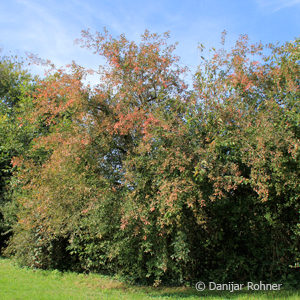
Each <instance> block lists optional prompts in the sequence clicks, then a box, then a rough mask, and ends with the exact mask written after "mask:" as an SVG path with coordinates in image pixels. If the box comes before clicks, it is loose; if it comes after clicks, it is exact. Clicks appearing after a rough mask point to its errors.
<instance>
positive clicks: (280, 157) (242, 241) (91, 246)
mask: <svg viewBox="0 0 300 300" xmlns="http://www.w3.org/2000/svg"><path fill="white" fill-rule="evenodd" d="M168 38H169V34H168V33H165V34H163V35H158V34H153V33H150V32H149V31H145V33H144V34H143V35H142V36H141V40H140V42H139V43H136V42H134V41H130V40H128V39H127V38H126V37H125V35H121V36H119V37H117V38H115V37H113V36H112V35H110V34H109V32H107V31H104V32H102V33H101V32H96V33H91V32H90V31H83V32H82V37H81V39H80V40H79V43H80V44H81V46H82V47H87V48H89V49H91V51H93V52H94V53H95V55H101V56H102V57H104V58H105V59H106V64H105V65H103V66H100V67H99V70H97V72H96V73H97V74H98V76H99V81H98V84H97V85H95V86H93V87H91V86H89V85H87V84H85V82H86V81H85V78H86V76H87V75H88V74H89V72H90V71H89V70H86V69H85V68H83V67H81V66H80V65H78V64H76V63H75V62H73V63H72V64H71V65H69V66H67V67H65V68H56V67H55V66H53V65H49V72H48V73H47V75H46V76H45V77H43V78H41V77H38V76H33V75H32V74H30V72H29V71H28V70H26V68H25V66H24V63H22V62H20V61H18V60H16V59H13V58H11V57H5V56H2V57H1V61H0V193H1V194H0V197H1V198H0V234H1V235H0V250H1V251H2V253H3V254H4V255H7V256H12V257H14V258H15V259H16V260H17V261H18V262H19V263H20V264H21V265H24V266H30V267H34V268H42V269H60V270H75V271H83V272H102V273H103V272H104V273H108V274H117V275H119V276H122V277H124V278H126V279H127V280H130V281H134V282H138V283H147V284H154V285H159V284H161V283H163V284H165V283H167V284H187V283H191V282H194V281H198V280H199V279H201V280H203V281H211V280H213V281H214V282H217V281H219V282H225V281H237V282H243V281H247V280H248V281H249V280H251V281H260V280H266V281H270V280H272V281H281V282H282V281H284V282H289V283H290V284H295V283H297V281H298V280H299V272H298V270H296V269H295V268H292V267H291V266H294V265H295V263H296V262H299V258H300V257H299V253H300V251H299V235H300V227H299V211H300V205H299V204H300V202H299V195H300V190H299V187H300V184H299V134H300V131H299V120H300V118H299V104H300V101H299V58H300V52H299V49H300V48H299V39H296V40H294V41H291V42H286V43H285V44H283V45H267V46H263V45H262V44H261V43H256V44H251V43H250V42H249V40H248V38H247V36H245V35H242V36H241V37H240V38H239V39H238V40H237V42H236V43H235V45H234V46H233V47H232V48H231V49H230V50H226V49H225V48H221V49H210V51H207V52H205V53H207V54H206V57H202V62H201V64H200V65H199V66H198V69H197V71H196V72H195V74H193V86H192V87H188V84H187V83H186V82H185V81H184V75H185V74H186V73H187V69H186V68H185V67H182V64H181V63H180V60H179V58H178V57H176V56H175V55H174V50H175V46H176V45H172V44H169V43H168ZM201 47H202V46H201Z"/></svg>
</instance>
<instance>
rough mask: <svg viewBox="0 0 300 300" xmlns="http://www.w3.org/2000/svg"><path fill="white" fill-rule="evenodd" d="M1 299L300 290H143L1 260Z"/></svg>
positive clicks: (259, 295) (223, 295)
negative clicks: (30, 267)
mask: <svg viewBox="0 0 300 300" xmlns="http://www.w3.org/2000/svg"><path fill="white" fill-rule="evenodd" d="M0 299H1V300H12V299H20V300H25V299H28V300H29V299H30V300H34V299H45V300H51V299H101V300H102V299H109V300H110V299H112V300H114V299H116V300H119V299H128V300H136V299H152V300H156V299H181V300H192V299H215V300H221V299H253V300H254V299H293V300H298V299H300V293H299V291H295V290H284V289H282V290H281V291H273V292H249V291H246V290H243V291H239V292H233V293H230V292H220V291H219V292H216V291H205V292H197V291H196V289H194V288H184V287H181V288H180V287H178V288H174V287H159V288H155V287H140V286H133V285H126V284H125V283H122V282H120V281H117V280H114V279H112V278H110V277H107V276H102V275H96V274H89V275H84V274H77V273H72V272H67V273H61V272H59V271H56V270H55V271H41V270H31V269H27V268H19V267H17V266H15V265H14V264H13V262H12V261H11V260H8V259H3V258H0Z"/></svg>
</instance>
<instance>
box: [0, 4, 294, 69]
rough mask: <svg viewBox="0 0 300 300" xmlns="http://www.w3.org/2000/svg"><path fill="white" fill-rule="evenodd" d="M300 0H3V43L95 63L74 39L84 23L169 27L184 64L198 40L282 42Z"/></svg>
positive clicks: (134, 29)
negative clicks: (240, 38) (246, 37)
mask: <svg viewBox="0 0 300 300" xmlns="http://www.w3.org/2000/svg"><path fill="white" fill-rule="evenodd" d="M299 16H300V0H185V1H184V0H180V1H178V0H172V1H171V0H160V1H157V0H154V1H153V0H152V1H151V0H148V1H144V0H132V1H129V0H123V1H122V0H110V1H109V0H98V1H96V0H85V1H84V0H69V1H68V0H0V48H2V49H3V51H4V53H7V52H8V51H11V52H12V53H13V54H18V55H20V56H24V55H25V52H31V53H35V54H38V55H39V56H41V57H42V58H47V59H50V60H52V61H53V62H54V63H56V64H58V65H65V64H67V63H69V62H71V60H73V59H74V60H75V61H76V62H78V63H79V64H81V65H83V66H86V67H96V66H97V65H98V64H101V62H102V59H101V58H99V57H96V56H94V55H92V54H91V53H90V52H89V51H88V50H86V49H81V48H80V47H79V46H78V45H74V40H75V39H76V38H78V37H80V31H81V30H82V29H87V28H90V29H91V30H92V31H93V30H97V31H101V30H102V29H103V27H104V26H105V27H107V29H108V30H109V31H110V32H111V33H112V34H113V35H119V34H121V33H125V35H126V36H127V37H128V38H129V39H134V40H138V38H139V36H140V34H141V33H143V32H144V30H145V29H149V30H150V31H152V32H158V33H162V32H165V31H168V30H170V32H171V41H172V42H174V41H178V42H179V45H178V48H177V50H176V54H178V55H179V56H180V57H181V58H182V63H183V64H184V65H187V66H190V67H193V66H196V65H197V64H198V63H199V51H198V49H197V45H198V44H199V43H203V44H205V45H207V46H218V45H219V41H220V36H221V32H222V31H223V30H224V29H225V30H226V31H227V32H228V35H227V36H228V38H227V41H228V44H229V45H230V44H232V43H233V42H234V41H235V40H236V39H237V37H238V35H239V34H248V35H249V37H250V39H251V40H252V41H262V42H263V43H267V42H276V41H279V42H284V41H288V40H293V39H294V38H296V37H299V32H300V21H299V20H300V17H299Z"/></svg>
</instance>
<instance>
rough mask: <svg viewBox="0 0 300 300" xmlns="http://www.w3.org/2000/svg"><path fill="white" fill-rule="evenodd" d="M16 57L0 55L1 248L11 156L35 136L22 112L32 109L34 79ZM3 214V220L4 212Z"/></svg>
mask: <svg viewBox="0 0 300 300" xmlns="http://www.w3.org/2000/svg"><path fill="white" fill-rule="evenodd" d="M23 65H24V63H23V62H21V61H20V60H18V58H17V57H7V56H2V57H0V251H1V249H2V248H3V247H4V246H5V244H6V241H7V239H8V237H9V236H10V234H11V225H12V224H13V223H15V222H16V220H15V218H14V212H13V211H14V210H15V209H14V205H15V203H12V202H11V201H10V199H11V191H10V189H9V183H10V181H11V180H12V165H11V159H12V158H13V157H14V156H18V155H22V154H23V153H24V152H25V151H26V150H27V149H28V148H30V146H29V144H30V141H31V140H32V138H33V137H34V135H35V132H34V129H33V127H32V126H31V124H29V123H27V122H26V121H24V115H25V114H26V111H27V110H28V109H31V105H32V98H31V96H30V94H31V92H32V91H33V89H34V86H35V83H34V78H33V77H32V76H31V75H30V74H29V73H28V72H27V71H26V70H25V69H24V66H23ZM4 214H6V220H4V218H3V215H4Z"/></svg>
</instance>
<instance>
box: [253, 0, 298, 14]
mask: <svg viewBox="0 0 300 300" xmlns="http://www.w3.org/2000/svg"><path fill="white" fill-rule="evenodd" d="M256 2H257V4H258V6H259V7H260V8H261V9H267V10H269V11H271V12H277V11H279V10H281V9H284V8H288V7H292V6H295V5H299V4H300V0H256Z"/></svg>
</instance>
